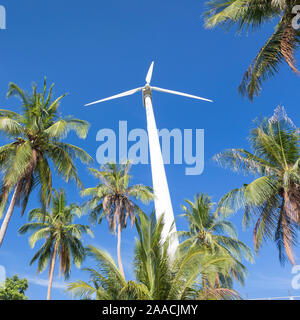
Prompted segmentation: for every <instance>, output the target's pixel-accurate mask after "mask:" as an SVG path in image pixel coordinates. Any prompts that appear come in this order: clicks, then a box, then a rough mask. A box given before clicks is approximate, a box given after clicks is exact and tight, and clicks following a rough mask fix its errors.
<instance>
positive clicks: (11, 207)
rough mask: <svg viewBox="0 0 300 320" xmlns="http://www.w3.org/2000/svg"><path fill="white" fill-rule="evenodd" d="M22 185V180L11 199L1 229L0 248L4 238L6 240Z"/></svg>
mask: <svg viewBox="0 0 300 320" xmlns="http://www.w3.org/2000/svg"><path fill="white" fill-rule="evenodd" d="M21 185H22V183H21V181H20V182H18V184H17V185H16V187H15V191H14V194H13V196H12V198H11V201H10V205H9V208H8V210H7V212H6V215H5V218H4V220H3V222H2V225H1V229H0V248H1V246H2V243H3V240H4V237H5V234H6V231H7V227H8V224H9V221H10V219H11V216H12V214H13V212H14V208H15V205H16V202H17V199H18V195H19V193H20V190H21Z"/></svg>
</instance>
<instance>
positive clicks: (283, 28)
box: [205, 0, 300, 101]
mask: <svg viewBox="0 0 300 320" xmlns="http://www.w3.org/2000/svg"><path fill="white" fill-rule="evenodd" d="M299 4H300V1H299V0H230V1H228V0H209V1H208V2H207V5H208V10H207V12H206V24H205V25H206V27H207V28H214V27H216V26H222V27H233V26H236V27H237V29H238V31H239V32H241V31H242V30H243V29H246V30H247V31H248V30H249V29H252V30H256V29H259V28H260V27H262V26H263V25H264V24H266V23H269V22H270V21H274V20H275V21H276V22H277V24H276V26H275V31H274V33H273V34H272V35H271V36H270V37H269V39H268V40H267V42H266V43H265V44H264V46H263V47H262V48H261V49H260V50H259V52H258V54H257V56H256V57H255V58H254V60H253V62H252V63H251V65H250V67H249V68H248V70H247V71H246V72H245V74H244V77H243V80H242V82H241V84H240V86H239V92H240V93H241V94H242V95H247V96H248V98H249V99H250V100H251V101H253V98H254V96H258V95H259V94H260V92H261V87H262V83H263V82H265V81H266V80H267V79H268V78H270V77H273V76H274V75H275V74H276V73H278V72H279V66H280V64H281V63H282V62H283V61H286V63H287V64H288V65H289V66H290V68H291V69H292V70H293V71H294V72H295V73H296V74H299V71H298V70H297V68H296V65H295V50H296V49H297V48H298V47H299V42H300V30H296V29H294V28H293V26H292V21H293V19H294V18H295V14H294V13H293V7H294V6H295V5H299Z"/></svg>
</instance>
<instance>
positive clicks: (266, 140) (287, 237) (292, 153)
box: [215, 108, 300, 264]
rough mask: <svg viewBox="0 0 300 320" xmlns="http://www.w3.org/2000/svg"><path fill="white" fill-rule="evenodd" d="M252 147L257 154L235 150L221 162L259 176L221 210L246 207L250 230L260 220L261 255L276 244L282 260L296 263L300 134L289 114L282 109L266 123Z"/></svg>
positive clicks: (220, 157)
mask: <svg viewBox="0 0 300 320" xmlns="http://www.w3.org/2000/svg"><path fill="white" fill-rule="evenodd" d="M250 142H251V147H252V150H253V153H251V152H249V151H247V150H245V149H231V150H226V151H224V152H222V153H220V154H218V155H217V156H216V157H215V159H216V160H217V161H218V162H219V164H220V165H223V166H225V167H230V168H231V169H233V170H235V171H242V172H244V173H246V174H253V175H254V176H256V179H255V180H254V181H252V182H251V183H249V184H244V185H243V186H242V187H241V188H237V189H234V190H232V191H230V192H229V193H228V194H226V195H225V196H224V197H223V198H222V199H221V200H220V203H219V210H221V211H222V208H226V207H227V208H228V207H230V208H232V209H233V210H234V211H237V210H238V209H240V208H244V209H245V213H244V219H243V224H244V225H245V226H248V225H249V223H250V222H251V221H252V220H253V218H254V217H257V221H256V224H255V227H254V232H253V234H254V244H255V250H256V252H257V251H258V250H259V248H260V247H261V244H262V242H263V240H267V239H271V240H274V241H275V242H276V243H277V247H278V250H279V259H280V261H281V262H282V263H284V261H285V252H286V254H287V256H288V259H289V260H290V262H291V263H292V264H294V254H293V250H292V248H293V245H294V244H295V243H296V229H297V228H298V227H299V225H300V152H299V130H298V129H297V128H295V127H294V125H293V124H292V122H291V120H290V119H289V118H288V117H287V116H286V113H285V111H284V109H283V108H277V109H276V111H275V114H274V116H273V117H272V118H270V119H269V120H268V119H264V120H262V121H261V122H259V123H258V126H257V127H256V128H254V129H253V130H252V131H251V135H250ZM257 176H258V177H257Z"/></svg>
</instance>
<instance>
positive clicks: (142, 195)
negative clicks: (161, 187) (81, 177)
mask: <svg viewBox="0 0 300 320" xmlns="http://www.w3.org/2000/svg"><path fill="white" fill-rule="evenodd" d="M129 170H130V163H129V162H127V163H125V164H122V165H117V164H115V163H108V164H106V165H104V166H102V168H101V171H99V170H96V169H90V172H91V173H92V174H93V175H94V176H95V177H96V178H98V179H100V184H98V185H97V186H96V187H94V188H89V189H85V190H83V191H82V195H83V196H90V197H91V199H90V200H89V201H88V202H87V206H88V207H89V208H90V209H91V211H90V217H91V220H92V222H97V221H98V223H101V221H102V218H103V217H106V218H107V220H108V223H109V230H110V231H111V232H114V233H115V234H117V235H118V246H117V254H118V264H119V268H120V271H121V273H122V275H123V278H125V275H124V269H123V264H122V259H121V233H122V230H123V229H124V228H126V226H127V220H128V218H129V219H130V220H131V225H133V224H134V221H135V214H136V213H137V212H138V211H139V210H141V209H140V208H139V206H138V205H137V204H135V203H134V202H133V200H132V199H135V200H140V201H141V202H142V203H148V202H149V201H150V200H152V199H153V198H154V195H153V193H152V188H150V187H146V186H144V185H141V184H139V185H133V186H129V182H130V175H129Z"/></svg>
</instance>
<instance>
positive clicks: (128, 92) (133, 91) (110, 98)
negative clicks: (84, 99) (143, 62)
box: [85, 88, 143, 107]
mask: <svg viewBox="0 0 300 320" xmlns="http://www.w3.org/2000/svg"><path fill="white" fill-rule="evenodd" d="M142 89H143V88H136V89H133V90H129V91H126V92H123V93H119V94H116V95H115V96H112V97H108V98H105V99H102V100H98V101H95V102H91V103H88V104H86V105H85V107H87V106H91V105H93V104H96V103H100V102H104V101H108V100H113V99H118V98H122V97H127V96H130V95H132V94H135V93H137V92H139V91H141V90H142Z"/></svg>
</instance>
